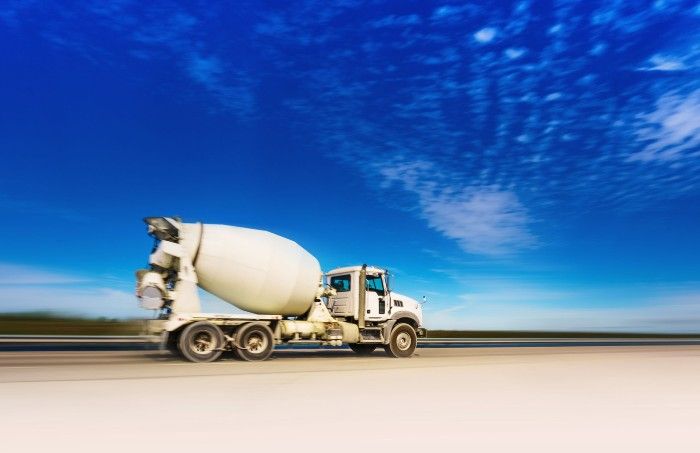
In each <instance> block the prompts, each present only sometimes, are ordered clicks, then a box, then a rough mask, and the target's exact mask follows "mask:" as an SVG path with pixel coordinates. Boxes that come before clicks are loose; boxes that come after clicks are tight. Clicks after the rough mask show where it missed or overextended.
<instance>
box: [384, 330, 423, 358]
mask: <svg viewBox="0 0 700 453" xmlns="http://www.w3.org/2000/svg"><path fill="white" fill-rule="evenodd" d="M417 344H418V339H417V337H416V331H415V330H414V329H413V327H411V326H409V325H408V324H404V323H401V324H398V325H396V326H394V329H393V330H392V331H391V336H390V338H389V344H386V345H384V350H385V351H386V353H387V355H389V356H391V357H410V356H412V355H413V353H414V352H415V350H416V345H417Z"/></svg>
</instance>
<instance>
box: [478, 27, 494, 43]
mask: <svg viewBox="0 0 700 453" xmlns="http://www.w3.org/2000/svg"><path fill="white" fill-rule="evenodd" d="M496 32H497V31H496V29H495V28H493V27H485V28H482V29H481V30H479V31H477V32H476V33H474V39H476V40H477V42H480V43H481V44H487V43H490V42H491V41H493V38H495V37H496Z"/></svg>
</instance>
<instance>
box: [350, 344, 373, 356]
mask: <svg viewBox="0 0 700 453" xmlns="http://www.w3.org/2000/svg"><path fill="white" fill-rule="evenodd" d="M348 346H350V349H352V350H353V351H355V352H356V353H357V354H358V355H371V354H372V353H373V352H374V350H375V349H377V345H376V344H371V343H370V344H363V343H350V344H349V345H348Z"/></svg>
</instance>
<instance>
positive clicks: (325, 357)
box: [0, 346, 700, 453]
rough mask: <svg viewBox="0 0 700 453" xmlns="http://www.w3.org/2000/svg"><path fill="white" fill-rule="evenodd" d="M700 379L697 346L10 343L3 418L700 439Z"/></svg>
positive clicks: (120, 431) (34, 428) (225, 445)
mask: <svg viewBox="0 0 700 453" xmlns="http://www.w3.org/2000/svg"><path fill="white" fill-rule="evenodd" d="M699 378H700V346H635V347H615V346H605V347H582V346H579V347H559V348H552V347H547V348H495V349H483V348H465V349H459V348H451V349H420V350H418V353H417V355H416V356H415V357H412V358H410V359H390V358H387V357H384V356H383V355H382V354H381V353H377V354H376V355H375V356H372V357H364V358H363V357H358V356H355V355H353V354H352V353H351V352H348V351H337V352H331V351H308V352H307V351H285V352H278V353H276V354H275V356H273V359H272V360H269V361H267V362H262V363H244V362H238V361H234V360H231V359H228V360H223V361H220V362H216V363H211V364H190V363H183V362H180V361H177V360H174V359H172V358H170V356H168V355H167V354H163V353H159V352H155V351H140V352H138V351H133V352H53V353H41V352H29V353H27V352H6V353H1V354H0V401H2V410H1V411H0V426H1V427H2V431H3V436H2V445H3V451H8V452H9V451H13V452H14V451H29V452H31V451H41V452H47V451H51V452H57V451H73V452H78V451H100V452H103V451H118V452H135V451H190V452H197V453H200V452H208V451H232V452H236V451H278V452H280V451H319V452H334V451H355V452H358V451H380V450H379V449H381V451H392V452H394V451H417V450H422V451H427V452H438V451H479V452H481V451H489V452H490V451H519V452H522V451H557V452H561V451H566V452H572V451H597V452H608V451H610V452H618V451H619V452H623V451H624V452H628V451H635V452H638V451H653V452H659V451H672V452H684V451H688V452H697V451H700V434H699V433H698V420H700V379H699ZM401 447H405V449H402V448H401Z"/></svg>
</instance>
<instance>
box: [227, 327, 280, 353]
mask: <svg viewBox="0 0 700 453" xmlns="http://www.w3.org/2000/svg"><path fill="white" fill-rule="evenodd" d="M235 343H236V347H235V349H234V350H233V353H234V355H235V356H236V357H238V358H239V359H241V360H245V361H246V362H254V361H259V360H265V359H267V358H268V357H270V355H271V354H272V350H273V349H274V347H275V342H274V338H273V336H272V330H270V328H269V327H268V326H266V325H265V324H256V323H251V324H244V325H243V326H242V327H241V328H240V329H238V332H236V342H235Z"/></svg>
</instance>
